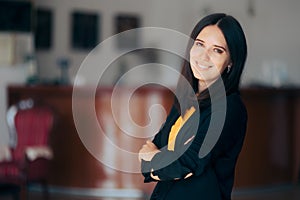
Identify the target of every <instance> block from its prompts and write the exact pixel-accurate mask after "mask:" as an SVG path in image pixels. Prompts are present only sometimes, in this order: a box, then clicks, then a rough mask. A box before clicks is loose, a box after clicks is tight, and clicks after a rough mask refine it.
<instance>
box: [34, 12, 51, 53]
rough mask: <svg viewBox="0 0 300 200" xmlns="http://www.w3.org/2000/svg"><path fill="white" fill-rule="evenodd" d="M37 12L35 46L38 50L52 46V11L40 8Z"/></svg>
mask: <svg viewBox="0 0 300 200" xmlns="http://www.w3.org/2000/svg"><path fill="white" fill-rule="evenodd" d="M35 13H36V14H35V17H36V18H35V27H34V37H35V48H36V49H37V50H48V49H50V48H51V46H52V34H53V33H52V26H53V16H52V11H51V10H50V9H44V8H38V9H37V10H36V12H35Z"/></svg>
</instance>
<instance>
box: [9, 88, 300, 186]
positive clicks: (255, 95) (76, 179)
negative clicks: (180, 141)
mask: <svg viewBox="0 0 300 200" xmlns="http://www.w3.org/2000/svg"><path fill="white" fill-rule="evenodd" d="M72 91H73V90H72V87H70V86H19V85H11V86H9V87H8V89H7V92H8V98H9V99H8V102H9V105H11V104H13V103H15V102H17V101H19V100H20V99H24V98H33V99H38V100H42V101H43V102H45V103H47V104H49V105H50V106H52V107H53V108H54V109H55V111H56V113H57V123H56V126H55V129H54V130H53V134H52V138H51V145H52V146H53V149H54V159H53V161H52V163H51V168H50V169H51V170H50V176H49V182H50V184H51V185H57V186H64V187H83V188H100V187H114V188H136V189H141V190H144V191H145V190H146V191H148V190H151V188H152V187H153V184H143V183H142V181H143V177H142V176H141V175H140V174H138V173H136V174H132V173H127V172H121V171H118V170H113V169H112V168H111V167H108V166H106V165H104V164H103V163H101V162H99V161H98V160H97V159H96V158H94V156H92V155H91V154H90V152H89V151H88V150H87V149H86V148H85V146H84V145H83V143H82V141H81V139H80V137H79V135H78V133H77V129H76V127H75V124H74V119H73V114H72ZM112 91H113V90H112V89H110V88H98V89H97V91H96V94H95V110H96V113H97V116H98V114H99V115H101V113H106V117H104V118H103V119H108V118H107V116H108V117H109V118H110V117H112V113H111V111H110V109H108V108H110V98H109V97H110V95H111V93H112ZM134 94H135V95H134V98H133V99H132V101H133V102H134V106H131V107H130V109H129V110H130V112H131V114H132V115H133V118H134V119H133V120H134V121H136V123H137V124H139V125H141V126H145V125H147V123H149V110H151V109H150V108H151V107H152V105H154V104H157V103H158V104H160V105H162V106H163V107H164V108H165V109H166V111H169V109H170V106H171V104H172V101H173V94H172V92H170V91H169V90H167V89H165V88H157V87H153V88H151V87H145V88H140V89H139V90H137V91H136V92H135V93H134ZM241 95H242V98H243V100H244V102H245V104H246V107H247V110H248V117H249V121H248V127H247V136H246V139H245V143H244V146H243V149H242V152H241V155H240V158H239V160H238V164H237V169H236V178H235V187H236V188H240V187H256V186H265V185H273V184H285V183H295V182H297V181H298V179H299V163H300V123H298V121H299V118H300V89H271V88H269V89H268V88H244V89H242V90H241ZM120 99H122V98H120ZM88 103H89V101H88V100H87V101H85V99H84V95H83V97H82V104H80V105H81V106H80V107H81V108H80V109H81V112H82V120H83V123H86V124H85V126H86V127H87V130H88V131H95V130H97V129H96V128H95V127H93V125H91V124H89V117H90V113H87V112H88V109H86V108H87V106H88ZM119 104H120V105H118V106H119V107H118V109H120V110H122V109H124V108H126V105H124V102H122V101H121V100H120V101H119ZM124 106H125V107H124ZM115 114H116V115H121V114H122V112H121V111H120V112H118V111H117V112H116V113H115ZM114 117H120V116H114ZM164 117H165V115H164V114H163V113H162V115H161V116H160V118H159V119H157V120H158V121H157V120H156V124H157V125H159V124H160V123H162V121H163V118H164ZM99 119H100V118H99ZM100 121H101V120H100ZM106 122H107V121H106ZM106 122H105V120H104V121H103V120H102V121H101V122H99V123H100V124H101V123H106ZM110 123H112V124H113V125H112V126H111V127H110V129H109V128H108V129H109V130H110V131H111V132H113V133H114V138H115V140H114V142H115V143H116V144H117V145H119V146H120V147H121V148H128V147H130V151H132V152H137V151H138V149H139V148H140V146H141V145H142V143H143V142H144V141H145V139H144V138H142V139H137V138H135V139H133V141H131V140H128V138H124V133H123V132H122V130H121V129H120V128H116V127H117V125H116V124H114V123H113V122H111V121H110ZM157 127H158V126H155V128H153V130H149V131H150V132H151V131H153V132H155V131H156V130H157ZM132 131H133V132H138V130H135V129H132ZM124 141H126V142H124ZM122 142H123V143H122ZM98 151H107V152H108V153H109V151H108V150H107V149H105V145H104V144H101V142H100V141H99V149H98ZM111 156H112V157H114V158H113V159H115V162H116V164H117V165H120V166H122V165H128V162H129V163H130V162H131V161H128V160H127V161H126V159H124V158H120V157H118V156H117V155H116V154H113V153H112V154H111ZM132 162H133V163H134V162H135V161H132Z"/></svg>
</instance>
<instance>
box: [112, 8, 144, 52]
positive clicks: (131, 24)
mask: <svg viewBox="0 0 300 200" xmlns="http://www.w3.org/2000/svg"><path fill="white" fill-rule="evenodd" d="M139 27H140V18H139V16H137V15H131V14H118V15H117V16H116V17H115V33H116V34H118V33H121V32H124V31H127V30H130V29H135V28H139ZM139 37H140V36H139V31H132V32H125V33H122V34H120V36H119V37H117V46H118V48H121V49H123V48H136V47H138V46H139V40H140V38H139Z"/></svg>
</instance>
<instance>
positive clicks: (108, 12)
mask: <svg viewBox="0 0 300 200" xmlns="http://www.w3.org/2000/svg"><path fill="white" fill-rule="evenodd" d="M299 9H300V1H298V0H286V1H280V0H264V1H259V0H226V1H219V0H185V1H182V0H151V1H149V0H28V1H26V0H23V1H22V0H1V1H0V144H1V145H6V144H9V140H10V138H9V131H8V128H7V123H6V112H7V109H8V107H9V106H10V105H12V104H13V103H16V102H18V101H19V100H21V99H25V98H33V99H39V100H42V101H44V102H46V103H47V104H50V105H51V106H52V107H53V108H54V109H55V110H56V113H57V116H58V119H59V122H58V125H57V126H56V128H55V129H54V130H53V133H52V137H53V138H52V143H51V145H52V148H53V152H54V158H53V161H52V163H51V165H50V172H49V174H50V175H49V178H48V182H49V186H50V187H49V190H50V194H52V195H57V194H63V195H71V196H72V195H77V196H85V197H86V198H89V197H99V196H100V197H101V196H106V197H108V198H115V197H116V196H117V197H122V195H120V194H122V193H123V194H124V195H123V196H125V197H127V198H129V199H134V198H140V197H143V196H145V195H146V196H147V194H149V193H150V192H151V190H152V188H153V184H143V179H142V177H141V175H139V174H138V173H137V174H130V173H125V172H122V171H118V170H115V169H113V168H112V167H109V166H105V165H103V164H102V163H101V162H99V161H98V160H96V159H95V158H94V157H93V156H92V155H91V153H90V151H88V150H87V149H86V148H85V146H84V144H83V143H82V141H81V140H80V138H79V137H78V134H77V131H78V130H77V129H76V127H75V124H74V120H73V115H72V85H73V83H74V81H75V78H76V75H77V73H78V70H79V69H80V66H81V65H82V63H83V62H84V60H85V58H86V57H87V56H88V55H89V53H90V52H91V51H92V50H93V49H94V48H95V47H97V45H99V44H100V46H99V51H100V52H104V53H105V54H107V56H108V57H109V56H110V55H120V54H122V52H124V50H126V49H130V48H139V47H143V46H151V47H152V48H153V49H155V47H159V46H160V44H165V43H167V44H168V42H169V41H166V38H165V37H161V35H159V34H153V35H152V34H150V35H149V34H148V35H147V33H142V32H141V33H139V32H138V33H135V34H137V35H124V38H122V39H121V40H119V41H116V44H114V45H113V46H109V48H108V49H101V42H103V41H106V40H108V39H110V38H111V37H112V36H114V35H115V34H118V33H121V32H123V31H126V30H130V29H133V28H142V27H160V28H167V29H171V30H174V31H177V32H180V33H183V34H186V35H189V34H190V32H191V31H192V29H193V27H194V25H195V24H196V23H197V22H198V21H199V19H201V18H202V17H203V16H205V15H207V14H210V13H214V12H225V13H227V14H230V15H232V16H234V17H235V18H237V19H238V20H239V22H240V23H241V25H242V27H243V29H244V31H245V34H246V37H247V42H248V48H249V49H248V59H247V62H246V67H245V72H244V74H243V77H242V83H241V94H242V97H243V99H244V101H245V104H246V106H247V109H248V113H249V124H248V129H247V137H246V141H245V145H244V147H243V150H242V153H241V156H240V158H239V161H238V165H237V171H236V182H235V190H234V198H235V199H263V198H264V199H265V198H267V199H276V198H278V199H299V198H300V196H299V186H298V184H299V171H300V168H299V166H300V125H299V123H298V119H299V117H300V89H299V86H300V79H299V77H300V55H299V52H300V40H299V39H298V36H299V35H300V26H299V25H300V22H299V19H300V13H299ZM170 45H171V46H172V44H170ZM180 48H181V46H180ZM153 49H144V50H143V49H142V50H134V51H132V52H129V53H127V54H126V55H122V56H118V57H117V58H116V59H115V60H113V61H112V62H111V63H110V66H109V67H107V69H103V70H106V71H105V73H104V75H103V77H101V81H100V82H99V87H98V88H97V92H96V105H95V108H96V113H97V117H98V120H99V121H100V123H103V127H105V128H104V129H105V132H106V133H107V134H108V135H109V136H108V137H109V138H111V140H112V141H114V142H116V143H117V144H118V145H119V146H121V147H122V145H124V148H127V147H128V146H131V149H130V148H129V150H130V151H133V152H137V151H138V148H139V146H140V145H141V144H142V143H143V140H142V139H141V140H138V141H136V140H130V139H128V138H127V137H126V136H124V133H123V132H122V130H118V127H117V125H116V124H115V123H114V122H112V121H113V120H114V119H113V118H112V116H113V113H112V111H111V110H109V109H107V107H109V106H110V104H109V103H110V102H109V97H110V95H111V94H112V88H113V86H114V85H115V84H116V82H117V81H118V79H119V78H120V76H121V75H122V74H124V73H125V72H128V71H129V70H130V69H133V68H134V67H136V66H139V65H142V64H147V63H160V64H164V65H168V66H170V67H171V68H174V69H175V70H179V69H180V65H181V61H182V59H181V58H179V57H178V56H176V55H174V54H172V53H170V52H165V51H160V50H153ZM182 49H185V46H182ZM93 67H95V69H97V68H99V67H100V68H101V67H102V65H101V60H99V65H95V66H93ZM97 70H98V69H97ZM139 73H140V74H138V75H133V76H128V77H127V78H126V79H125V80H123V82H122V83H120V84H123V85H125V86H126V87H127V88H131V87H135V86H136V85H139V84H141V79H147V78H149V77H151V78H150V80H152V81H153V82H159V83H162V84H163V86H164V87H162V88H161V87H152V86H149V87H146V88H142V89H141V90H140V91H138V92H137V94H136V95H135V96H134V100H133V101H134V107H133V108H131V110H132V111H131V112H132V115H133V116H134V117H133V118H134V120H136V121H137V122H138V123H139V124H140V125H145V124H147V123H148V120H149V119H148V114H147V113H148V109H149V108H151V106H152V105H153V104H157V103H158V104H160V105H162V106H163V107H164V108H165V109H166V111H168V109H170V104H171V103H172V94H171V92H170V90H169V89H167V87H169V88H175V87H176V83H177V77H174V76H172V75H170V73H168V71H164V70H161V68H159V67H152V68H151V66H150V65H149V66H148V67H147V69H143V70H141V71H140V72H139ZM98 80H99V77H97V76H95V74H94V71H93V70H89V71H88V72H87V73H86V74H85V76H80V77H77V79H76V81H77V84H79V85H80V86H82V87H87V88H88V87H89V86H91V85H93V84H95V83H97V81H98ZM125 100H126V94H124V96H122V95H121V96H120V99H119V100H118V102H117V103H118V105H119V107H118V109H119V112H118V114H119V115H118V116H117V117H119V118H120V119H121V121H122V123H125V124H126V123H127V121H126V120H127V117H126V116H125V117H124V116H123V115H122V112H125V111H124V110H123V108H122V106H121V105H124V102H125ZM89 103H90V100H89V99H83V100H82V102H81V104H80V105H81V110H82V119H81V120H82V121H83V123H84V126H85V127H87V132H95V134H96V133H97V128H95V127H93V126H95V124H91V122H90V121H89V120H90V117H91V116H90V114H91V113H89V112H87V110H88V109H87V107H88V106H87V104H89ZM120 113H121V114H120ZM165 114H166V113H165V112H160V111H158V115H157V116H158V117H157V118H156V121H154V122H153V123H155V124H154V125H153V127H150V128H149V129H148V130H147V131H146V132H147V133H143V134H144V135H143V134H142V133H141V134H142V135H139V136H141V137H146V136H149V134H150V135H151V133H153V132H155V131H157V128H159V125H160V124H161V123H162V122H163V119H164V117H165ZM125 118H126V119H125ZM122 119H123V120H122ZM128 123H129V122H128ZM130 128H131V127H129V129H130ZM130 130H132V131H133V132H135V131H136V132H138V131H140V130H136V129H134V128H132V129H130ZM99 144H100V145H99V147H98V148H96V149H94V150H95V151H99V152H107V154H108V155H110V156H109V157H110V159H112V160H114V161H113V162H114V164H116V165H121V166H123V165H126V164H127V165H126V166H127V167H129V168H130V167H134V166H131V165H130V164H129V166H128V162H132V163H135V161H130V160H129V161H128V160H126V159H125V160H124V159H123V160H122V158H120V157H118V155H117V153H116V152H114V151H113V149H109V147H106V146H105V144H103V143H101V142H99ZM99 154H101V153H99ZM106 159H109V158H106ZM132 165H134V164H132ZM30 191H31V192H33V196H34V195H37V196H36V197H35V198H39V192H40V191H41V189H40V187H39V186H36V185H33V186H31V187H30ZM255 195H256V196H255ZM267 195H274V196H267ZM287 195H290V196H287ZM296 195H298V196H296ZM281 197H282V198H281ZM286 197H288V198H286ZM58 198H60V197H57V198H55V199H58ZM65 198H67V197H65ZM65 198H62V199H65ZM71 198H73V197H71ZM86 198H85V199H86Z"/></svg>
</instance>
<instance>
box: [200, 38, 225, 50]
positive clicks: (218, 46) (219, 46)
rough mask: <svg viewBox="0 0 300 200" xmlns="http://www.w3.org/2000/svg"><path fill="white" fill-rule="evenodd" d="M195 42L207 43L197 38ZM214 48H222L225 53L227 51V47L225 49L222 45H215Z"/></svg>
mask: <svg viewBox="0 0 300 200" xmlns="http://www.w3.org/2000/svg"><path fill="white" fill-rule="evenodd" d="M195 41H199V42H202V43H205V41H204V40H201V39H198V38H196V40H195ZM213 46H214V47H217V48H220V49H223V50H224V51H227V49H226V48H225V47H223V46H221V45H216V44H215V45H213Z"/></svg>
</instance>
